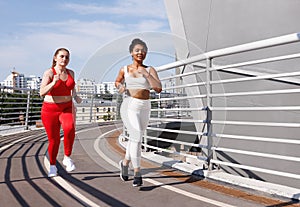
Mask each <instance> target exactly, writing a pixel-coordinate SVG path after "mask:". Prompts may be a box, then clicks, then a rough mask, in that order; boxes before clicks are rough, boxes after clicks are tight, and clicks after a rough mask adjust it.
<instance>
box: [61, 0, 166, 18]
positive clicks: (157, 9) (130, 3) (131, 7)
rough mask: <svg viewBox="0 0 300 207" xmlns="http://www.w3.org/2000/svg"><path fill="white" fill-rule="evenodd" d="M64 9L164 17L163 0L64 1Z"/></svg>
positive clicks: (82, 12) (78, 11) (92, 12)
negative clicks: (103, 3) (107, 2)
mask: <svg viewBox="0 0 300 207" xmlns="http://www.w3.org/2000/svg"><path fill="white" fill-rule="evenodd" d="M64 7H65V9H68V10H72V11H74V12H77V13H79V14H83V15H88V14H112V15H119V16H123V15H126V16H134V17H148V18H166V14H165V9H164V5H163V1H153V0H143V1H140V0H126V1H124V0H118V1H116V2H115V3H114V4H112V5H110V6H108V5H105V6H101V5H99V4H97V5H96V4H76V3H66V4H65V5H64Z"/></svg>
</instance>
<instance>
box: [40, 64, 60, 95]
mask: <svg viewBox="0 0 300 207" xmlns="http://www.w3.org/2000/svg"><path fill="white" fill-rule="evenodd" d="M51 79H52V81H51ZM58 80H59V75H53V72H52V70H51V69H48V70H46V71H45V72H44V75H43V78H42V83H41V87H40V95H41V96H45V95H46V94H47V93H48V92H49V91H51V89H52V88H53V87H54V85H55V84H56V82H57V81H58Z"/></svg>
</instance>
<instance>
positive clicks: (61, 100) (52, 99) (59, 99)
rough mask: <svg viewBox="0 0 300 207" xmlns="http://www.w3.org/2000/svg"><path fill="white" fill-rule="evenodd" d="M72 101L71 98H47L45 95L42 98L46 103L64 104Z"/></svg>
mask: <svg viewBox="0 0 300 207" xmlns="http://www.w3.org/2000/svg"><path fill="white" fill-rule="evenodd" d="M71 100H72V96H49V95H46V96H45V98H44V101H45V102H48V103H64V102H69V101H71Z"/></svg>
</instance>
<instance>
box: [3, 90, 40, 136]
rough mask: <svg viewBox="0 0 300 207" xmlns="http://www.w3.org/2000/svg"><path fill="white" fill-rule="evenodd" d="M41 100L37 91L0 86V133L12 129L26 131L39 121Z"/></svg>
mask: <svg viewBox="0 0 300 207" xmlns="http://www.w3.org/2000/svg"><path fill="white" fill-rule="evenodd" d="M41 106H42V99H41V97H40V96H39V94H38V91H37V90H33V89H30V88H18V87H8V86H0V122H1V123H0V125H1V128H0V131H1V130H7V129H8V128H10V127H11V126H13V127H14V128H24V129H28V127H29V126H30V125H36V124H37V123H36V122H38V121H39V120H40V109H41Z"/></svg>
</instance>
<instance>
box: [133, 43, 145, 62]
mask: <svg viewBox="0 0 300 207" xmlns="http://www.w3.org/2000/svg"><path fill="white" fill-rule="evenodd" d="M146 54H147V50H146V48H144V46H143V45H141V44H136V45H135V46H134V47H133V50H132V52H131V56H132V58H133V60H134V61H136V62H143V60H144V59H145V58H146Z"/></svg>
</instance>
